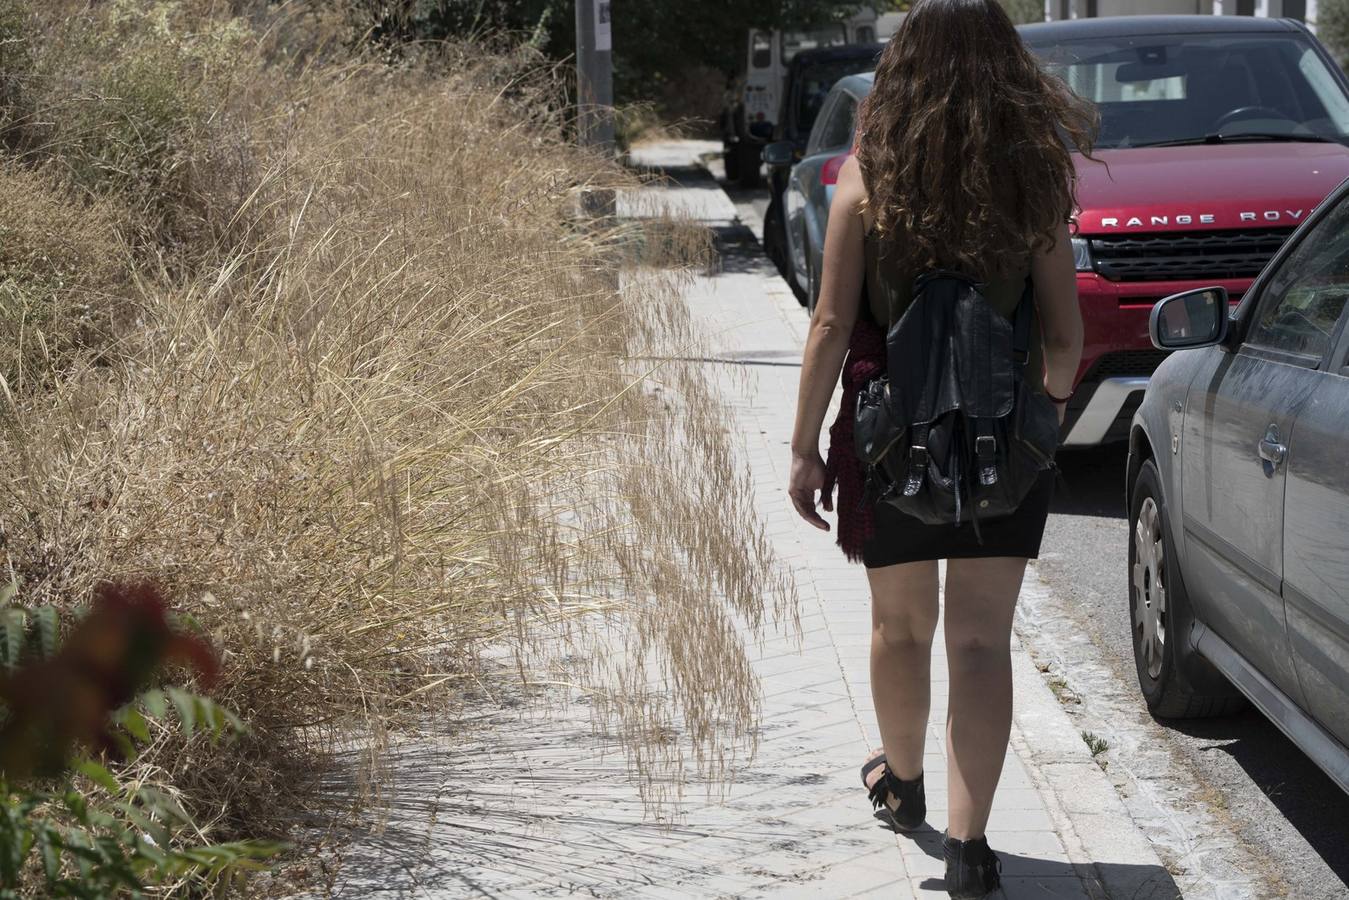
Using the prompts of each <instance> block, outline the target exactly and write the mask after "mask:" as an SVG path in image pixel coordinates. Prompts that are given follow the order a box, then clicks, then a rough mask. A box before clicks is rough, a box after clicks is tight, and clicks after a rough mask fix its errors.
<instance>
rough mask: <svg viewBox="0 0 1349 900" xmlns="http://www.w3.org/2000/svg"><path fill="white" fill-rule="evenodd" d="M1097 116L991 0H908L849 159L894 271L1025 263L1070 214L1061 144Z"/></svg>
mask: <svg viewBox="0 0 1349 900" xmlns="http://www.w3.org/2000/svg"><path fill="white" fill-rule="evenodd" d="M1097 125H1098V116H1097V112H1096V109H1095V107H1094V106H1092V105H1091V104H1090V103H1087V102H1086V101H1084V100H1082V99H1080V98H1079V97H1077V96H1076V95H1075V94H1073V93H1072V91H1071V90H1070V89H1069V88H1068V86H1067V85H1065V84H1064V83H1063V82H1062V81H1061V80H1059V79H1058V78H1055V77H1054V76H1052V75H1049V74H1048V73H1046V72H1044V71H1042V70H1041V68H1040V67H1039V65H1037V64H1036V61H1035V58H1034V57H1033V56H1032V55H1031V53H1030V51H1029V50H1027V49H1026V47H1025V45H1024V44H1023V43H1022V42H1021V37H1020V35H1018V34H1017V32H1016V28H1015V27H1014V26H1013V25H1012V22H1011V20H1010V19H1009V18H1008V17H1007V14H1006V13H1005V12H1004V11H1003V9H1002V7H1001V6H999V5H998V4H997V3H996V2H995V0H918V2H916V3H914V5H913V8H912V11H911V12H910V13H909V15H908V17H907V18H906V19H905V21H904V24H903V25H902V26H900V29H899V31H898V33H897V34H896V35H895V37H894V38H893V39H892V40H891V41H890V45H889V46H888V47H887V48H886V49H885V53H884V54H883V55H882V56H881V60H880V63H879V65H878V66H877V67H876V75H875V84H874V87H873V89H872V91H871V93H870V95H868V97H867V99H866V103H865V106H864V107H863V110H862V114H861V121H860V131H861V133H860V135H859V137H858V146H857V159H858V162H859V163H860V165H861V168H862V178H863V182H864V183H865V185H866V190H867V208H868V210H869V211H870V213H871V216H872V218H873V220H874V223H875V227H876V228H877V229H878V233H879V235H880V237H881V239H882V241H883V242H884V247H885V250H884V252H885V253H886V254H887V255H889V254H895V255H897V256H898V259H899V263H900V265H901V268H903V269H905V270H908V271H915V272H916V271H921V270H924V269H928V268H948V269H957V270H960V271H963V272H967V273H969V274H971V275H975V276H977V277H985V278H993V277H998V276H1002V275H1007V274H1010V273H1012V272H1016V271H1019V270H1024V268H1025V266H1026V264H1027V261H1028V260H1029V258H1030V256H1031V254H1032V252H1034V251H1036V250H1046V249H1048V248H1049V247H1050V246H1052V243H1053V235H1054V231H1055V229H1056V228H1057V227H1058V226H1059V225H1061V224H1062V223H1063V222H1064V221H1065V220H1068V219H1070V218H1071V216H1072V215H1073V211H1074V210H1075V209H1076V197H1075V191H1076V182H1077V179H1076V175H1075V170H1074V166H1073V160H1072V157H1071V155H1070V153H1069V150H1068V146H1067V142H1066V141H1065V140H1064V137H1065V136H1066V138H1067V140H1068V141H1071V142H1072V144H1073V145H1075V146H1076V147H1077V149H1078V150H1080V151H1081V152H1082V153H1083V154H1084V155H1085V156H1088V157H1090V155H1091V146H1092V143H1093V141H1094V140H1095V137H1096V129H1097Z"/></svg>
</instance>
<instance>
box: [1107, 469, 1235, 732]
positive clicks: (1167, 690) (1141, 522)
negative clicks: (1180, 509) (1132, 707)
mask: <svg viewBox="0 0 1349 900" xmlns="http://www.w3.org/2000/svg"><path fill="white" fill-rule="evenodd" d="M1161 484H1162V482H1161V476H1160V475H1159V474H1158V472H1157V465H1156V463H1154V462H1153V461H1152V460H1150V459H1149V460H1147V461H1146V462H1144V463H1143V465H1142V467H1141V468H1140V469H1139V472H1138V477H1137V480H1136V481H1135V482H1134V490H1133V502H1132V504H1131V509H1130V511H1129V526H1130V530H1129V625H1130V630H1131V631H1132V633H1133V648H1134V666H1135V668H1136V669H1137V671H1138V686H1139V688H1140V689H1141V690H1142V692H1143V699H1144V700H1145V701H1146V702H1147V705H1148V710H1149V711H1150V712H1151V713H1152V714H1153V715H1155V716H1157V717H1158V718H1163V719H1189V718H1202V717H1206V716H1224V715H1230V714H1231V713H1235V712H1238V711H1240V710H1241V709H1242V708H1243V707H1244V706H1245V705H1246V699H1245V698H1244V697H1243V696H1242V695H1241V694H1239V693H1237V692H1236V691H1235V690H1234V689H1233V688H1232V687H1231V685H1230V684H1228V683H1227V681H1226V679H1224V678H1223V677H1222V676H1221V675H1220V674H1219V673H1218V672H1217V671H1216V670H1215V669H1213V667H1212V665H1211V664H1210V663H1208V661H1207V660H1205V659H1203V658H1202V657H1201V656H1199V654H1198V653H1197V652H1196V651H1195V650H1194V649H1193V648H1192V647H1190V645H1189V642H1188V637H1189V633H1190V629H1191V627H1192V626H1193V624H1194V616H1193V614H1192V613H1191V612H1190V603H1189V597H1188V596H1187V595H1186V593H1185V582H1184V579H1183V578H1182V575H1181V572H1180V570H1179V567H1178V566H1177V565H1176V564H1175V560H1176V558H1177V557H1176V554H1175V549H1174V548H1175V543H1174V541H1173V540H1172V537H1171V526H1170V524H1169V522H1168V519H1167V516H1166V501H1165V495H1164V493H1163V491H1162V486H1161Z"/></svg>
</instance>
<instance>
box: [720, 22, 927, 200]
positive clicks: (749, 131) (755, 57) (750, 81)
mask: <svg viewBox="0 0 1349 900" xmlns="http://www.w3.org/2000/svg"><path fill="white" fill-rule="evenodd" d="M903 19H904V14H903V13H887V14H885V15H877V13H876V11H875V10H874V9H869V8H868V9H863V10H862V11H861V12H859V13H857V14H856V15H855V16H853V17H852V18H850V19H847V20H845V21H841V22H837V23H835V24H832V25H825V26H822V27H820V28H815V29H811V30H809V31H770V30H760V29H755V30H752V31H750V33H749V37H748V41H747V45H748V47H747V50H748V52H747V54H746V60H745V74H744V77H743V78H742V79H740V81H739V82H738V83H736V84H733V86H732V90H731V91H730V96H728V97H727V108H726V109H725V110H724V111H723V113H722V122H721V130H722V143H723V145H724V149H725V157H726V177H727V178H728V179H730V180H732V181H739V182H740V183H741V184H743V185H745V186H746V187H752V186H754V185H757V184H758V181H759V153H760V151H761V150H762V149H763V147H764V145H765V144H767V143H768V142H769V141H771V140H773V130H774V128H775V127H776V126H777V118H778V111H779V110H780V109H781V107H782V90H783V82H784V78H785V76H786V74H787V66H788V64H789V63H791V61H792V57H793V56H795V55H796V54H797V53H800V52H801V51H802V50H813V49H815V48H816V47H834V46H839V45H842V44H871V43H875V42H877V41H887V40H889V39H890V36H891V35H892V34H894V32H895V29H897V28H898V27H899V23H900V22H902V21H903Z"/></svg>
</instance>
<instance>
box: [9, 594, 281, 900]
mask: <svg viewBox="0 0 1349 900" xmlns="http://www.w3.org/2000/svg"><path fill="white" fill-rule="evenodd" d="M14 593H15V586H14V585H10V586H8V587H6V588H4V589H0V604H3V603H6V602H8V601H9V600H11V599H12V598H13V595H14ZM174 661H194V663H195V667H196V669H197V672H198V674H199V676H201V677H203V679H204V680H206V681H208V682H209V680H210V679H211V678H212V677H214V660H213V657H212V656H211V655H210V653H209V648H208V647H207V646H206V644H205V643H204V642H203V641H201V640H200V639H198V638H195V637H192V636H189V635H185V634H182V633H180V632H178V631H176V630H175V629H174V628H173V627H172V625H171V624H170V622H169V619H168V617H167V614H166V612H165V606H164V603H163V599H162V598H161V597H160V596H159V593H158V591H157V590H155V589H154V587H153V586H151V585H147V584H140V585H132V586H125V587H116V586H104V587H103V588H101V589H100V592H99V594H98V596H97V598H96V600H95V605H94V607H93V609H92V610H91V611H90V613H89V614H88V615H86V616H84V617H83V618H82V619H81V620H80V621H79V622H78V623H76V624H75V625H74V626H73V627H72V628H71V629H70V632H69V634H68V635H67V636H66V639H65V640H64V641H63V640H62V639H61V621H60V616H59V614H58V612H57V610H56V609H55V608H54V607H50V606H43V607H38V608H35V609H27V610H26V609H21V608H19V607H15V606H8V607H6V608H3V609H0V900H6V898H10V897H19V896H21V895H23V894H25V893H29V892H31V891H32V889H34V888H40V889H41V891H42V894H43V896H50V897H77V898H101V897H109V896H115V895H118V894H125V895H130V896H141V895H142V893H143V892H144V891H145V889H146V886H147V885H150V884H154V885H159V886H166V887H175V886H183V887H188V886H191V887H192V888H194V889H196V890H198V891H199V890H201V889H208V890H219V889H222V888H224V887H226V886H227V885H228V884H230V883H231V882H232V881H233V880H234V879H235V878H236V877H238V876H240V875H242V874H244V873H246V872H248V871H250V870H254V869H257V868H260V867H262V866H263V865H264V863H265V860H267V859H268V858H269V857H271V856H273V855H275V854H276V853H277V852H279V851H280V850H281V849H282V845H281V844H278V843H274V842H268V841H252V840H250V841H232V842H224V843H216V842H212V841H210V840H209V839H208V838H207V837H206V836H204V835H203V834H202V833H201V829H199V828H198V827H197V825H196V823H195V822H194V821H193V819H192V817H191V816H190V815H189V814H188V812H187V811H186V810H185V809H184V808H183V806H182V805H181V804H180V803H179V802H178V800H177V799H176V798H175V797H174V795H173V794H172V793H170V792H168V791H166V790H163V789H161V788H159V787H156V786H153V785H150V784H145V783H143V782H142V781H141V780H140V779H132V778H128V777H125V776H124V775H122V774H120V773H119V769H120V768H122V766H119V765H115V764H114V763H113V762H112V761H113V760H116V761H117V762H119V763H121V764H126V763H131V762H134V761H135V759H136V757H137V747H138V746H139V745H144V744H148V743H150V742H151V741H152V740H153V739H154V737H155V735H154V734H153V732H154V731H155V730H156V729H160V730H168V729H175V730H176V731H177V732H179V733H180V734H181V735H182V736H184V737H187V738H190V737H192V736H193V735H194V734H201V733H205V735H206V736H207V737H208V738H209V739H210V740H211V741H219V740H222V739H227V738H228V737H230V736H232V735H237V734H239V733H241V732H242V731H243V730H244V725H243V723H242V722H241V721H240V720H239V718H238V717H237V716H235V715H234V714H233V713H232V712H230V711H229V710H227V709H225V708H224V707H222V706H220V705H219V704H217V703H215V702H214V701H212V700H211V699H210V698H209V697H205V696H203V695H201V694H197V693H194V692H192V691H189V690H186V689H184V688H182V687H179V686H175V685H170V686H166V687H163V688H160V687H146V684H149V683H151V682H152V680H153V679H154V678H155V677H156V676H157V674H158V673H159V671H160V669H161V668H162V667H163V666H164V665H165V664H167V663H171V662H174ZM128 695H130V696H132V697H133V699H132V700H131V701H130V702H127V703H124V704H122V705H120V706H118V707H116V708H112V707H111V706H110V705H109V704H110V703H113V702H116V701H117V700H120V699H122V698H123V697H125V696H128ZM175 720H176V721H175Z"/></svg>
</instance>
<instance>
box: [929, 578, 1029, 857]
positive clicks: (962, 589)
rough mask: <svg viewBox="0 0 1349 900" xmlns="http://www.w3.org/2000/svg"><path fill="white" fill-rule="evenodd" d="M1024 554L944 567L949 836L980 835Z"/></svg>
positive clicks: (1008, 681)
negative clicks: (948, 680)
mask: <svg viewBox="0 0 1349 900" xmlns="http://www.w3.org/2000/svg"><path fill="white" fill-rule="evenodd" d="M1025 572H1026V560H1024V559H1011V558H1001V559H953V560H951V561H950V562H949V563H948V564H947V569H946V656H947V661H948V663H949V665H950V671H951V696H950V701H949V703H948V706H947V714H946V745H947V748H948V756H949V759H948V774H947V784H948V789H949V793H950V817H949V827H948V834H950V836H951V837H953V838H959V839H960V840H969V839H970V838H977V837H981V836H982V835H983V833H984V828H985V826H987V824H988V814H989V811H990V810H991V809H992V806H993V792H994V791H995V790H996V789H997V787H998V779H999V777H1001V775H1002V761H1003V757H1004V756H1005V755H1006V753H1007V739H1008V735H1009V733H1010V731H1011V728H1012V658H1011V651H1010V642H1011V633H1012V615H1013V613H1014V612H1015V610H1016V598H1017V595H1018V594H1019V593H1020V591H1021V579H1022V577H1023V576H1024V575H1025Z"/></svg>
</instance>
